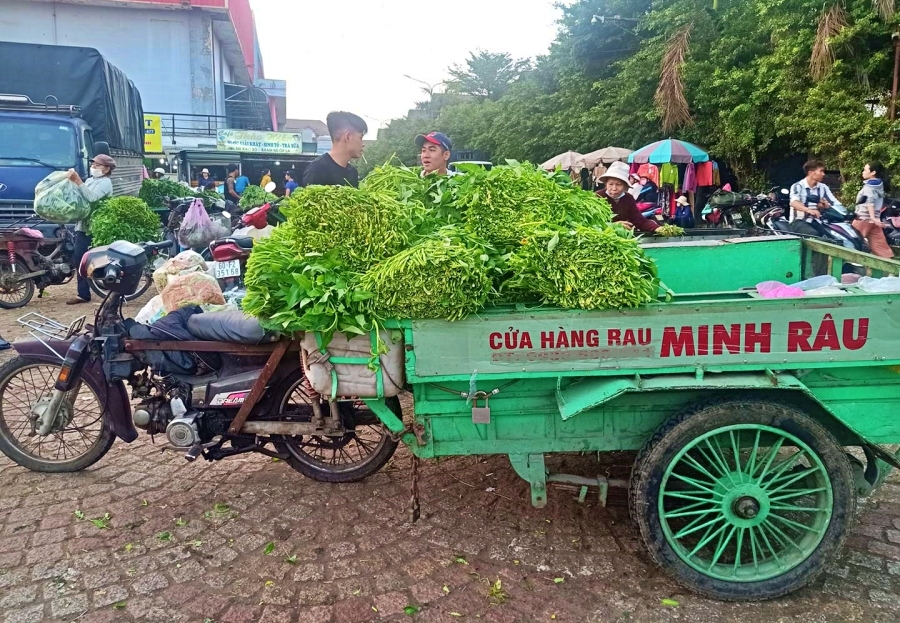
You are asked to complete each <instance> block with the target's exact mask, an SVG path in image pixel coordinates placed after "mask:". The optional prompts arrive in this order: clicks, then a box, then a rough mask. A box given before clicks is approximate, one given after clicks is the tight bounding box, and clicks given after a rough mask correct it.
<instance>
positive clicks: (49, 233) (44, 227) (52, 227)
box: [28, 223, 65, 238]
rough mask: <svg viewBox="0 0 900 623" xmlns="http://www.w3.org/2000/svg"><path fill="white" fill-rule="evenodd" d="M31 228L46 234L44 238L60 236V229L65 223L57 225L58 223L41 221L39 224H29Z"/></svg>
mask: <svg viewBox="0 0 900 623" xmlns="http://www.w3.org/2000/svg"><path fill="white" fill-rule="evenodd" d="M28 227H29V229H36V230H38V231H39V232H41V233H42V234H43V235H44V238H59V233H60V231H59V230H60V229H62V228H63V227H65V225H57V224H56V223H39V224H37V225H28Z"/></svg>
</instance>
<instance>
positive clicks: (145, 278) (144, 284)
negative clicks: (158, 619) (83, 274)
mask: <svg viewBox="0 0 900 623" xmlns="http://www.w3.org/2000/svg"><path fill="white" fill-rule="evenodd" d="M88 284H89V285H90V286H91V292H93V293H94V294H96V295H97V296H99V297H100V298H104V299H105V298H106V297H107V296H108V295H109V290H105V289H103V288H101V287H100V286H98V285H97V284H96V282H95V281H94V280H93V279H88ZM151 285H153V274H152V273H150V272H148V271H147V269H144V272H143V274H142V275H141V283H140V284H139V285H138V289H137V290H136V291H135V292H134V294H129V295H127V296H126V297H125V300H126V301H129V302H131V301H133V300H135V299H139V298H141V297H142V296H144V293H145V292H146V291H147V290H149V289H150V286H151Z"/></svg>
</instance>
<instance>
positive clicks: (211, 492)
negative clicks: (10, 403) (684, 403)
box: [0, 290, 900, 623]
mask: <svg viewBox="0 0 900 623" xmlns="http://www.w3.org/2000/svg"><path fill="white" fill-rule="evenodd" d="M68 294H69V293H68V292H66V291H60V290H57V291H56V293H55V294H54V295H53V297H52V298H51V299H45V300H42V301H36V302H35V304H33V308H34V309H36V310H40V311H42V312H43V313H47V314H52V315H56V316H60V317H62V316H64V315H66V314H68V315H70V316H71V315H72V314H73V313H74V312H73V311H72V310H71V308H69V309H65V308H62V307H60V306H59V301H60V300H62V299H64V298H65V295H68ZM29 307H30V308H31V307H32V306H29ZM17 315H18V314H16V313H15V312H7V311H0V334H2V335H3V336H4V337H7V338H14V337H16V336H17V335H20V334H21V333H20V332H19V331H18V329H15V328H14V327H13V326H11V322H12V320H13V319H14V318H15V317H16V316H17ZM620 458H621V459H622V461H621V462H622V463H623V464H625V465H627V457H620ZM556 460H563V461H566V462H568V463H574V464H580V463H582V461H583V460H582V459H576V458H563V459H556ZM408 464H409V454H408V453H406V452H405V451H403V450H402V449H401V451H398V453H397V455H396V456H395V458H394V460H393V461H392V462H391V463H390V464H389V465H388V466H387V467H386V468H385V469H384V470H383V471H382V472H381V473H379V474H377V475H375V476H373V477H372V478H370V479H369V480H367V481H366V482H364V483H359V484H354V485H324V484H319V483H315V482H313V481H310V480H307V479H305V478H303V477H302V476H300V475H299V474H297V473H295V472H293V471H292V470H291V469H290V468H288V467H287V466H286V465H285V464H284V463H281V462H272V461H271V460H270V459H268V458H265V457H260V456H245V457H239V458H236V459H232V460H228V461H223V462H220V463H216V464H208V463H203V462H200V463H196V464H187V463H185V462H184V460H183V459H182V458H181V457H179V456H177V455H172V454H161V453H160V451H159V446H158V445H157V446H154V445H153V444H152V443H151V442H150V440H149V438H145V439H141V440H140V441H138V442H136V443H135V444H132V445H126V444H123V443H121V442H117V444H116V445H115V446H114V448H113V450H112V451H111V452H110V453H109V454H108V455H107V456H106V457H105V458H104V459H103V460H101V461H100V462H99V463H98V464H97V465H95V466H94V467H92V468H90V469H88V470H86V471H84V472H82V473H78V474H69V475H42V474H36V473H32V472H28V471H26V470H24V469H22V468H20V467H18V466H15V465H13V464H12V463H10V462H9V461H8V460H7V459H5V458H3V457H0V623H37V622H40V621H60V622H67V621H78V622H79V623H100V622H131V621H134V622H147V623H169V622H191V623H194V622H196V623H206V622H207V621H215V622H217V623H226V622H228V623H241V622H245V621H246V622H250V621H253V622H257V621H258V622H260V623H263V622H265V623H275V622H278V623H281V622H285V623H305V622H310V623H328V622H335V623H345V622H347V623H350V622H363V621H416V622H428V623H432V622H436V623H438V622H444V621H448V622H449V621H453V622H456V621H460V620H462V621H466V620H468V621H472V620H486V621H496V622H510V623H512V622H516V621H521V622H532V621H561V622H563V621H595V622H600V621H603V622H607V621H608V622H613V621H616V622H634V621H642V622H643V621H696V622H703V623H707V622H710V623H714V622H720V621H721V622H724V621H740V622H742V623H751V622H756V621H759V622H762V621H766V622H770V621H785V622H787V621H791V622H795V621H796V622H799V621H804V622H805V621H810V622H812V621H817V622H818V621H821V622H823V623H826V622H827V623H835V622H839V621H841V622H842V621H865V622H874V621H885V622H887V621H898V620H900V598H898V589H900V479H895V480H894V481H893V482H889V483H888V484H887V485H885V486H884V487H883V488H882V489H881V490H880V491H879V492H878V493H877V494H876V495H875V496H874V497H872V498H871V499H869V500H866V501H864V502H862V503H861V505H860V506H861V512H860V517H859V521H858V523H857V525H856V527H855V528H854V530H853V535H852V537H851V538H850V539H849V542H848V547H847V549H846V551H845V553H844V554H843V556H842V557H841V558H840V560H839V561H838V562H837V563H836V564H835V565H834V566H833V568H831V569H830V570H829V572H828V573H827V574H826V575H824V576H823V577H822V578H821V579H819V580H818V581H816V582H815V583H814V584H813V585H812V586H811V587H809V588H807V589H804V590H802V591H800V592H798V593H796V594H794V595H791V596H789V597H786V598H783V599H780V600H777V601H773V602H766V603H762V604H723V603H719V602H714V601H710V600H706V599H701V598H698V597H695V596H693V595H691V594H688V593H686V592H685V591H684V590H682V589H680V588H679V587H678V586H676V585H675V584H673V583H672V582H670V581H669V580H668V579H667V578H666V577H665V576H664V575H663V574H662V573H661V572H660V571H659V570H657V569H656V568H655V567H654V566H653V565H652V564H651V563H650V562H649V560H648V559H647V557H646V555H645V554H644V553H643V551H642V549H641V547H640V546H639V544H638V542H637V539H636V534H635V532H634V531H633V529H632V528H631V526H630V524H629V521H628V516H627V511H626V509H625V508H624V506H623V505H622V500H623V498H622V496H621V495H619V496H613V497H612V499H611V506H610V508H606V509H604V508H600V507H598V506H597V504H596V503H595V502H592V501H590V500H589V501H587V502H586V503H585V504H583V505H579V504H578V503H577V502H576V501H575V500H573V499H572V497H571V494H568V493H565V492H561V491H551V496H550V502H549V504H548V505H547V507H546V508H545V509H542V510H537V509H533V508H531V507H530V505H529V504H528V502H527V498H528V492H527V489H526V487H525V485H524V483H523V482H521V481H520V480H519V479H518V478H517V477H516V476H515V474H514V473H513V472H512V470H511V469H510V467H509V464H508V462H507V461H506V460H505V459H503V458H501V457H489V458H486V459H481V458H477V457H466V458H457V459H450V460H444V461H441V462H439V463H435V462H430V463H424V464H423V465H424V468H423V474H422V484H421V486H422V505H423V518H422V519H421V520H420V521H419V522H418V523H417V524H416V525H414V526H411V525H409V524H408V522H407V513H406V503H407V500H408V497H409V489H408V469H407V468H408ZM570 467H571V468H572V469H575V468H577V466H576V465H572V466H570ZM488 489H492V490H491V491H488ZM76 510H78V511H81V513H83V515H84V519H79V518H78V517H76V515H75V511H76ZM106 514H109V516H110V519H109V521H108V526H107V527H105V528H103V527H98V526H97V525H95V524H94V523H92V522H91V521H90V520H91V519H101V518H103V517H104V516H105V515H106ZM99 523H100V524H104V523H106V522H104V521H100V522H99ZM269 543H272V544H273V546H274V550H273V551H272V552H271V553H270V554H268V555H267V554H266V553H265V552H266V549H267V544H269ZM557 578H562V579H563V581H562V582H557V581H554V580H555V579H557ZM497 580H499V581H500V587H501V591H494V593H493V598H492V597H491V595H490V593H491V591H490V588H491V585H492V584H494V583H496V582H497ZM662 599H674V600H676V601H677V602H678V603H679V605H678V606H674V607H673V606H665V605H663V604H662V603H661V600H662ZM408 606H412V607H414V609H417V611H416V612H414V613H413V614H411V615H410V614H406V613H404V608H407V607H408ZM410 612H412V610H410Z"/></svg>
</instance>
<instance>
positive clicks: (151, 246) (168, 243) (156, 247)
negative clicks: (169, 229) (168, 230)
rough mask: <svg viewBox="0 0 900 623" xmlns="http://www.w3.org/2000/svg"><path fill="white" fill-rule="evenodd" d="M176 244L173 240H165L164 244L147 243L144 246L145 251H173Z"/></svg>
mask: <svg viewBox="0 0 900 623" xmlns="http://www.w3.org/2000/svg"><path fill="white" fill-rule="evenodd" d="M174 245H175V243H174V242H173V241H172V240H163V241H162V242H145V243H144V244H143V245H142V246H143V247H144V250H145V251H162V250H163V249H171V248H172V247H173V246H174Z"/></svg>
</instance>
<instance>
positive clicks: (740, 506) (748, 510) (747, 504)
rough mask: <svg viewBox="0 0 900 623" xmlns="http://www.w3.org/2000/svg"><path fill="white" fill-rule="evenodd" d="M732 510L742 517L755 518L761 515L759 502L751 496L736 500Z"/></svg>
mask: <svg viewBox="0 0 900 623" xmlns="http://www.w3.org/2000/svg"><path fill="white" fill-rule="evenodd" d="M732 510H733V511H734V514H735V515H737V516H738V517H740V518H741V519H754V518H755V517H756V516H757V515H759V510H760V508H759V502H757V501H756V500H754V499H753V498H751V497H749V496H744V497H741V498H738V499H737V500H735V501H734V506H733V507H732Z"/></svg>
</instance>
